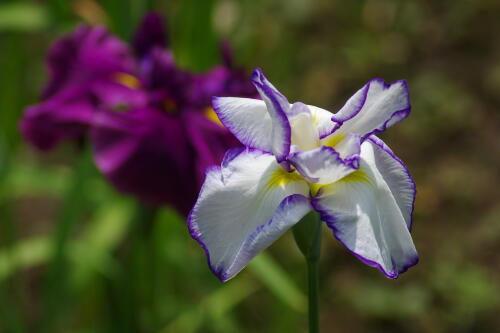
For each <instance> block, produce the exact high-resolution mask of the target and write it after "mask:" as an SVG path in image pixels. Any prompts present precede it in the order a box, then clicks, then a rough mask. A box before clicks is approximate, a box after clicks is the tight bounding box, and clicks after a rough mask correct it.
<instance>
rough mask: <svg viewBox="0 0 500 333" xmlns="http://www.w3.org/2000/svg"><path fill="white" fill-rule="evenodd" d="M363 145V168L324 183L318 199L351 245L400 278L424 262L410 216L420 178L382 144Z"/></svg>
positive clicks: (371, 263)
mask: <svg viewBox="0 0 500 333" xmlns="http://www.w3.org/2000/svg"><path fill="white" fill-rule="evenodd" d="M361 147H362V150H361V159H360V162H361V163H360V168H359V170H357V171H355V172H353V173H351V174H350V175H349V176H347V177H345V178H343V179H341V180H339V181H337V182H336V183H333V184H330V185H327V186H324V187H322V188H321V189H320V190H319V192H318V193H317V195H316V196H315V197H314V198H313V199H312V205H313V207H314V208H315V209H316V210H317V211H318V212H319V213H320V215H321V219H322V221H325V222H326V223H327V225H328V226H329V227H330V228H331V229H332V230H333V232H334V235H335V237H336V238H337V239H338V240H339V241H340V242H342V244H344V246H345V247H346V248H347V249H348V250H349V251H351V252H352V253H353V254H354V255H355V256H356V257H358V258H359V259H360V260H362V261H363V262H364V263H366V264H367V265H369V266H373V267H377V268H378V269H380V270H381V271H382V272H383V273H384V274H385V275H386V276H387V277H389V278H396V277H397V276H398V275H399V274H400V273H402V272H405V271H406V270H407V269H408V268H409V267H411V266H413V265H415V264H416V263H417V262H418V254H417V252H416V250H415V246H414V244H413V241H412V238H411V236H410V230H409V226H408V221H407V220H408V217H409V215H411V211H409V209H410V208H411V207H412V206H411V205H409V201H411V202H412V199H410V198H412V195H414V191H413V192H412V190H411V189H413V190H414V184H413V182H412V181H411V178H409V176H408V174H407V173H406V172H405V171H404V170H403V168H402V166H401V164H399V162H398V161H397V160H395V159H394V157H393V156H391V155H390V154H389V153H388V152H387V151H385V150H384V149H382V148H381V147H380V146H379V145H376V144H374V143H373V142H372V141H365V142H364V143H363V144H362V146H361ZM391 159H392V161H391Z"/></svg>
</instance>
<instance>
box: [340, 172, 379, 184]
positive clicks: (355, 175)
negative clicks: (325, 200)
mask: <svg viewBox="0 0 500 333" xmlns="http://www.w3.org/2000/svg"><path fill="white" fill-rule="evenodd" d="M339 182H345V183H354V182H357V183H367V184H370V183H371V181H370V178H368V175H367V174H366V172H364V171H363V170H361V169H358V170H356V171H354V172H351V173H350V174H348V175H347V176H345V177H344V178H342V179H340V180H339Z"/></svg>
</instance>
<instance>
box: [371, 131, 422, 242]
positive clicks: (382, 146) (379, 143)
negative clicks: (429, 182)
mask: <svg viewBox="0 0 500 333" xmlns="http://www.w3.org/2000/svg"><path fill="white" fill-rule="evenodd" d="M368 141H370V142H372V143H373V144H374V145H376V146H378V147H380V149H382V150H384V151H385V152H386V153H387V154H389V155H390V156H391V157H392V158H394V160H396V162H398V163H399V164H401V167H403V169H404V170H405V174H406V175H407V176H408V179H409V180H410V182H411V185H412V189H413V202H412V204H411V211H410V223H409V225H408V230H409V231H410V232H411V229H412V227H413V211H414V210H415V199H416V197H417V185H416V184H415V180H414V179H413V177H412V176H411V174H410V170H409V169H408V167H407V166H406V164H404V162H403V161H402V160H401V159H400V158H399V157H397V156H396V154H394V152H393V151H392V149H391V148H389V146H387V145H386V144H385V142H384V141H382V140H380V139H379V138H378V137H376V136H375V135H372V136H370V137H369V138H368Z"/></svg>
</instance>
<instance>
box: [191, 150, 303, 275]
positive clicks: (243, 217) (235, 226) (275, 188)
mask: <svg viewBox="0 0 500 333" xmlns="http://www.w3.org/2000/svg"><path fill="white" fill-rule="evenodd" d="M308 192H309V187H308V185H307V183H306V182H305V181H304V180H302V179H301V178H300V177H298V176H297V175H296V174H294V173H288V172H287V171H285V170H283V168H282V167H281V166H280V165H279V164H278V163H277V162H276V159H275V158H274V156H272V155H270V154H268V153H264V152H262V151H258V150H241V149H240V150H237V151H235V150H232V151H231V150H230V151H229V152H228V154H227V155H226V158H225V160H224V161H223V163H222V166H221V167H213V168H211V169H210V170H209V171H208V172H207V177H206V180H205V183H204V186H203V188H202V189H201V192H200V195H199V198H198V201H197V202H196V204H195V206H194V208H193V210H192V211H191V213H190V215H189V218H188V225H189V229H190V232H191V235H192V237H193V238H195V239H196V240H197V241H198V242H199V243H200V244H201V245H202V247H203V248H204V249H205V251H206V254H207V257H208V260H209V265H210V267H211V269H212V271H213V272H214V274H216V275H217V276H218V277H219V278H220V279H221V280H222V281H227V280H229V279H230V278H232V277H233V276H234V275H236V274H237V273H238V272H239V271H240V270H241V269H243V267H244V266H245V265H246V264H247V263H248V261H250V260H251V259H252V258H253V257H254V256H255V255H257V254H258V253H259V252H261V251H263V250H264V249H265V248H267V247H268V246H269V245H270V244H271V243H272V242H274V241H275V240H276V239H277V238H279V237H280V236H281V235H282V234H283V233H284V232H285V231H287V230H288V229H289V228H291V227H292V226H293V225H294V224H295V223H297V222H298V221H299V220H300V219H301V218H302V217H303V216H304V215H305V214H307V213H308V212H309V211H310V203H309V199H308V198H307V195H308Z"/></svg>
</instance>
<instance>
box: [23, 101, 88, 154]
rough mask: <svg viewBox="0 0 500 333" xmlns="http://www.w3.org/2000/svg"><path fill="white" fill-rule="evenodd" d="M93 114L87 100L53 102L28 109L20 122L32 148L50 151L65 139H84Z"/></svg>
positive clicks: (24, 135)
mask: <svg viewBox="0 0 500 333" xmlns="http://www.w3.org/2000/svg"><path fill="white" fill-rule="evenodd" d="M93 111H94V108H93V106H92V105H91V103H90V102H89V101H88V100H86V99H79V100H70V101H63V100H60V99H50V100H48V101H46V102H44V103H41V104H38V105H34V106H31V107H28V108H27V109H26V111H25V114H24V117H23V119H22V120H21V123H20V127H21V132H22V134H23V137H24V138H25V139H26V140H27V141H28V142H30V143H31V144H32V145H34V146H35V147H37V148H39V149H42V150H48V149H51V148H53V147H54V146H55V145H57V144H58V143H59V142H60V141H61V140H63V139H77V138H81V137H82V136H83V135H84V134H85V132H86V129H87V127H88V125H89V124H90V122H91V120H92V116H93Z"/></svg>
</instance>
